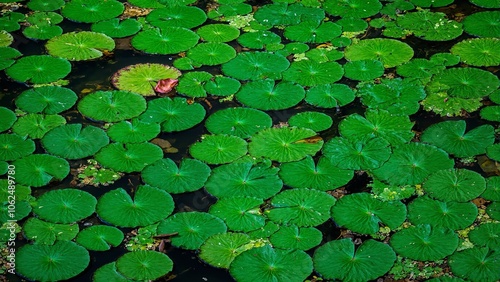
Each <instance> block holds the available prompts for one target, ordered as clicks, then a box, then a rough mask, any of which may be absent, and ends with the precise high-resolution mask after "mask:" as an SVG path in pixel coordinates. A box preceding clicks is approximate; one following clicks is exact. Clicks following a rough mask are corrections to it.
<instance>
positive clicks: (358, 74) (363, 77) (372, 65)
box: [344, 60, 385, 81]
mask: <svg viewBox="0 0 500 282" xmlns="http://www.w3.org/2000/svg"><path fill="white" fill-rule="evenodd" d="M344 71H345V74H344V76H345V77H347V78H349V79H353V80H359V81H368V80H373V79H375V78H377V77H381V76H382V75H383V74H384V71H385V69H384V64H383V63H382V62H381V61H378V60H359V61H349V62H347V63H346V64H345V65H344Z"/></svg>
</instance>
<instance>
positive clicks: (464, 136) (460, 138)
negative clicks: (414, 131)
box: [420, 120, 495, 158]
mask: <svg viewBox="0 0 500 282" xmlns="http://www.w3.org/2000/svg"><path fill="white" fill-rule="evenodd" d="M465 129H466V122H465V121H464V120H457V121H452V120H449V121H443V122H440V123H435V124H433V125H431V126H430V127H428V128H427V129H426V130H425V131H424V133H423V134H422V136H421V138H420V140H421V141H422V142H425V143H429V144H432V145H435V146H436V147H439V148H441V149H443V150H445V151H446V152H448V153H450V154H452V155H455V156H456V157H459V158H464V157H473V156H476V155H480V154H484V153H485V152H486V147H488V146H490V145H492V144H493V143H494V142H495V133H494V128H493V126H491V125H481V126H478V127H476V128H474V129H472V130H470V131H468V132H467V133H465Z"/></svg>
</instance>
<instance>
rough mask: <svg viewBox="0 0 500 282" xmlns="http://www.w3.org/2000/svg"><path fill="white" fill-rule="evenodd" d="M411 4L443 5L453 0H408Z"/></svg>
mask: <svg viewBox="0 0 500 282" xmlns="http://www.w3.org/2000/svg"><path fill="white" fill-rule="evenodd" d="M410 1H411V2H412V3H413V4H415V5H417V6H419V7H422V8H429V7H435V8H436V7H444V6H448V5H450V4H451V3H453V1H454V0H410Z"/></svg>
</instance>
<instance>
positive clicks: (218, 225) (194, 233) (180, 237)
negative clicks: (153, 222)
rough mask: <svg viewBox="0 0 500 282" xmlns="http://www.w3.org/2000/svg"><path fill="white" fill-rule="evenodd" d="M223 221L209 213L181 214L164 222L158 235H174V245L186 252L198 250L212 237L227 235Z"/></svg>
mask: <svg viewBox="0 0 500 282" xmlns="http://www.w3.org/2000/svg"><path fill="white" fill-rule="evenodd" d="M226 230H227V227H226V225H225V224H224V222H223V221H222V219H220V218H218V217H216V216H213V215H211V214H209V213H202V212H179V213H176V214H174V215H172V216H170V217H169V218H167V219H165V220H163V221H161V222H160V224H159V225H158V229H157V232H158V234H172V233H176V235H174V236H172V237H171V240H172V245H173V246H175V247H179V248H183V249H186V250H196V249H199V248H200V247H201V245H202V244H203V243H204V242H205V241H206V240H207V239H208V238H210V236H212V235H215V234H220V233H225V232H226Z"/></svg>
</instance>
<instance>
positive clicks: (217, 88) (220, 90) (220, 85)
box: [203, 75, 241, 96]
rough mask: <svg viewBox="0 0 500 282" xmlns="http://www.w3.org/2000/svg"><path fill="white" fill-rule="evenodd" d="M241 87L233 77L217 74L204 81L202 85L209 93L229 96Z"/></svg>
mask: <svg viewBox="0 0 500 282" xmlns="http://www.w3.org/2000/svg"><path fill="white" fill-rule="evenodd" d="M240 87H241V83H240V82H239V81H238V80H236V79H233V78H230V77H226V76H221V75H217V76H215V77H214V78H213V79H210V80H209V81H206V82H205V84H204V85H203V88H205V91H207V93H208V94H210V95H215V96H229V95H232V94H234V93H236V92H237V91H238V90H239V89H240Z"/></svg>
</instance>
